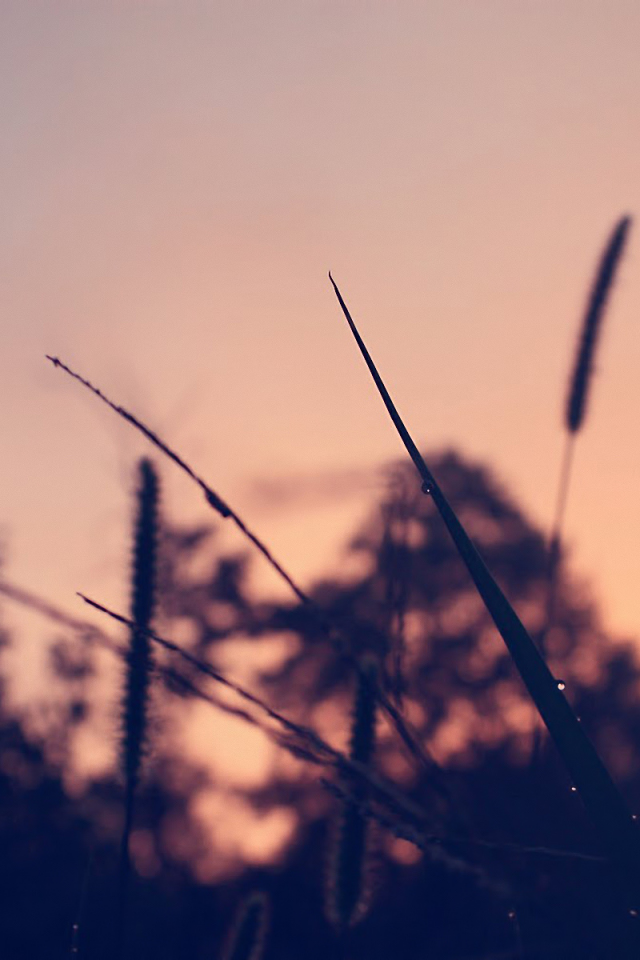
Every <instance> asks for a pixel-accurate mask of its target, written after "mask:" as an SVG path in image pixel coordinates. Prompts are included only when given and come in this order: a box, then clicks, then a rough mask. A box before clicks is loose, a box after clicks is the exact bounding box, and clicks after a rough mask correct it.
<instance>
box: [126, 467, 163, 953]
mask: <svg viewBox="0 0 640 960" xmlns="http://www.w3.org/2000/svg"><path fill="white" fill-rule="evenodd" d="M139 482H140V485H139V489H138V494H137V515H136V521H135V535H134V548H133V569H132V579H131V583H132V589H131V626H130V633H129V649H128V651H127V669H126V677H125V689H124V697H123V703H122V725H123V737H122V771H123V776H124V785H125V802H124V828H123V831H122V843H121V847H120V875H119V884H118V886H119V891H118V894H119V896H118V900H119V904H118V927H117V934H118V946H119V951H120V954H121V955H123V954H124V946H125V938H126V926H127V908H128V899H129V885H130V874H131V857H130V840H131V830H132V826H133V817H134V805H135V798H136V791H137V787H138V782H139V779H140V769H141V764H142V757H143V753H144V748H145V741H146V733H147V719H148V718H147V701H148V692H149V680H150V676H151V669H152V655H151V642H150V640H149V636H148V633H147V631H148V630H149V628H150V626H151V621H152V617H153V610H154V604H155V583H156V541H157V526H158V478H157V476H156V472H155V470H154V467H153V465H152V464H151V462H150V461H149V460H142V461H141V462H140V464H139Z"/></svg>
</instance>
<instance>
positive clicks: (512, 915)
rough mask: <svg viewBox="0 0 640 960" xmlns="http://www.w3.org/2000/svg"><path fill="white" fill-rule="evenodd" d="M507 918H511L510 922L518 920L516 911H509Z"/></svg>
mask: <svg viewBox="0 0 640 960" xmlns="http://www.w3.org/2000/svg"><path fill="white" fill-rule="evenodd" d="M507 916H508V917H509V920H515V919H516V912H515V910H509V913H508V914H507Z"/></svg>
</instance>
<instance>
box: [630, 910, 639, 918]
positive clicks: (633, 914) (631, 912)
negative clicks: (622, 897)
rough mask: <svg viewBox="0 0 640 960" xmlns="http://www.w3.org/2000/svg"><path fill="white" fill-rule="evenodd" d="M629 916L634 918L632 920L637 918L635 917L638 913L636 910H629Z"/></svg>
mask: <svg viewBox="0 0 640 960" xmlns="http://www.w3.org/2000/svg"><path fill="white" fill-rule="evenodd" d="M629 916H630V917H634V918H635V917H637V916H638V911H637V910H629Z"/></svg>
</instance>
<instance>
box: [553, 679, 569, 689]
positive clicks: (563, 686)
mask: <svg viewBox="0 0 640 960" xmlns="http://www.w3.org/2000/svg"><path fill="white" fill-rule="evenodd" d="M556 686H557V688H558V690H566V688H567V685H566V683H565V682H564V680H556Z"/></svg>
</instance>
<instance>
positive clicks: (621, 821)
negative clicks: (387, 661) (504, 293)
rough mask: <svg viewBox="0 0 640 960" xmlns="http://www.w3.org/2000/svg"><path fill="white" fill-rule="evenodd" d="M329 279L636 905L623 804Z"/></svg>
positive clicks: (632, 832) (632, 845) (639, 858)
mask: <svg viewBox="0 0 640 960" xmlns="http://www.w3.org/2000/svg"><path fill="white" fill-rule="evenodd" d="M329 277H330V279H331V283H332V284H333V288H334V290H335V293H336V296H337V298H338V302H339V304H340V307H341V308H342V311H343V313H344V315H345V317H346V320H347V322H348V324H349V327H350V328H351V331H352V333H353V335H354V337H355V339H356V342H357V344H358V346H359V348H360V351H361V353H362V355H363V357H364V360H365V362H366V364H367V367H368V368H369V370H370V372H371V375H372V377H373V379H374V381H375V383H376V386H377V387H378V390H379V392H380V394H381V396H382V399H383V401H384V404H385V406H386V408H387V410H388V412H389V415H390V417H391V419H392V420H393V422H394V424H395V426H396V428H397V430H398V433H399V434H400V437H401V438H402V441H403V443H404V445H405V447H406V449H407V451H408V453H409V455H410V457H411V459H412V460H413V462H414V464H415V465H416V468H417V470H418V472H419V474H420V476H421V478H422V481H423V490H424V492H425V493H428V494H430V495H431V496H432V497H433V501H434V503H435V505H436V507H437V509H438V511H439V513H440V515H441V517H442V519H443V521H444V523H445V525H446V527H447V529H448V531H449V533H450V535H451V538H452V540H453V542H454V544H455V546H456V548H457V550H458V553H459V554H460V556H461V558H462V560H463V561H464V563H465V565H466V567H467V569H468V571H469V573H470V575H471V577H472V579H473V581H474V583H475V585H476V588H477V590H478V593H479V594H480V596H481V597H482V600H483V601H484V603H485V606H486V608H487V610H488V612H489V613H490V615H491V617H492V619H493V622H494V623H495V625H496V627H497V628H498V631H499V632H500V635H501V636H502V639H503V640H504V642H505V644H506V646H507V649H508V650H509V653H510V654H511V657H512V658H513V661H514V663H515V665H516V667H517V669H518V672H519V673H520V676H521V677H522V680H523V682H524V684H525V686H526V688H527V690H528V691H529V693H530V695H531V697H532V699H533V701H534V703H535V705H536V707H537V709H538V711H539V713H540V715H541V717H542V719H543V720H544V722H545V724H546V726H547V729H548V730H549V733H550V735H551V737H552V739H553V741H554V743H555V744H556V747H557V749H558V751H559V753H560V756H561V757H562V760H563V761H564V764H565V766H566V768H567V770H568V772H569V775H570V777H571V779H572V781H573V783H574V784H575V786H576V788H577V790H578V792H579V794H580V796H581V798H582V801H583V803H584V805H585V807H586V809H587V812H588V813H589V815H590V817H591V820H592V822H593V824H594V826H595V827H596V829H597V830H598V832H599V834H600V838H601V840H602V842H603V844H604V845H605V847H606V849H607V852H608V854H609V856H610V857H611V858H612V859H613V860H614V861H616V862H617V863H618V865H619V866H620V867H622V868H623V872H624V876H625V879H626V880H627V881H628V882H629V884H630V886H631V888H632V898H633V900H634V902H635V898H636V897H637V896H638V895H639V894H640V880H639V876H638V867H639V865H640V840H639V838H638V833H637V830H636V826H635V824H634V823H633V821H632V818H631V814H630V812H629V810H628V808H627V805H626V803H625V801H624V799H623V798H622V796H621V794H620V792H619V791H618V789H617V787H616V786H615V784H614V783H613V781H612V779H611V777H610V776H609V773H608V771H607V769H606V768H605V766H604V764H603V763H602V761H601V759H600V757H599V756H598V753H597V752H596V750H595V747H594V746H593V744H592V743H591V741H590V740H589V738H588V737H587V735H586V734H585V732H584V730H583V729H582V727H581V725H580V722H579V721H578V719H577V717H576V716H575V714H574V712H573V710H572V709H571V706H570V705H569V703H568V701H567V700H566V699H565V697H564V695H563V694H562V692H561V691H560V690H559V689H558V685H557V681H556V680H555V678H554V677H553V675H552V674H551V672H550V670H549V668H548V667H547V665H546V663H545V661H544V659H543V658H542V656H541V655H540V653H539V652H538V649H537V647H536V645H535V643H534V642H533V640H532V639H531V637H530V636H529V634H528V633H527V631H526V629H525V628H524V626H523V624H522V623H521V621H520V619H519V618H518V616H517V614H516V612H515V611H514V609H513V607H512V606H511V604H510V603H509V601H508V600H507V598H506V597H505V595H504V594H503V592H502V590H501V589H500V587H499V586H498V584H497V583H496V581H495V580H494V578H493V577H492V575H491V573H490V572H489V570H488V569H487V567H486V566H485V564H484V561H483V560H482V558H481V557H480V554H479V553H478V551H477V550H476V548H475V547H474V545H473V543H472V542H471V540H470V538H469V536H468V535H467V533H466V531H465V529H464V527H463V526H462V524H461V523H460V521H459V520H458V518H457V516H456V514H455V512H454V510H453V508H452V507H451V506H450V504H449V502H448V501H447V499H446V497H445V496H444V494H443V493H442V491H441V489H440V487H439V486H438V484H437V483H436V481H435V478H434V477H433V474H432V473H431V471H430V470H429V468H428V467H427V465H426V463H425V461H424V459H423V458H422V456H421V454H420V453H419V451H418V448H417V447H416V445H415V443H414V442H413V440H412V438H411V436H410V435H409V432H408V430H407V428H406V427H405V425H404V423H403V422H402V419H401V418H400V415H399V413H398V411H397V410H396V408H395V406H394V404H393V401H392V400H391V397H390V395H389V392H388V391H387V389H386V387H385V385H384V383H383V381H382V378H381V377H380V374H379V373H378V371H377V369H376V367H375V364H374V362H373V360H372V359H371V356H370V354H369V352H368V350H367V348H366V346H365V344H364V342H363V340H362V338H361V336H360V334H359V333H358V331H357V329H356V326H355V324H354V322H353V320H352V318H351V315H350V313H349V311H348V309H347V306H346V304H345V302H344V300H343V299H342V296H341V294H340V291H339V290H338V287H337V285H336V283H335V281H334V280H333V278H332V277H331V275H329ZM629 905H630V906H633V905H634V904H633V903H630V904H629Z"/></svg>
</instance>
